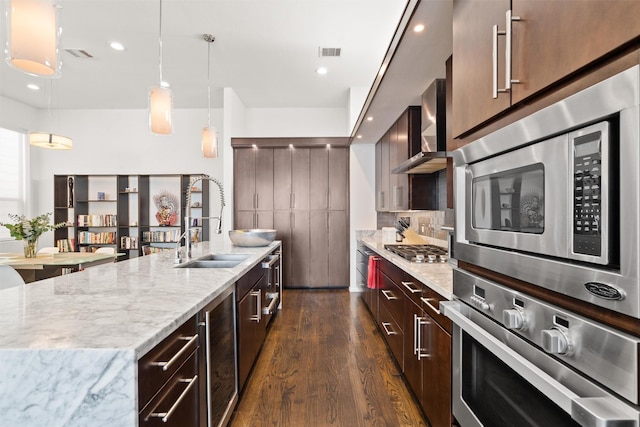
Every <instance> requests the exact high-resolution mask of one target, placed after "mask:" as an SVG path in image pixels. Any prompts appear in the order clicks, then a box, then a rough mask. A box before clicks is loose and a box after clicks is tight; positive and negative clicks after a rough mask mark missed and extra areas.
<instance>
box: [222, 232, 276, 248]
mask: <svg viewBox="0 0 640 427" xmlns="http://www.w3.org/2000/svg"><path fill="white" fill-rule="evenodd" d="M229 239H231V243H233V245H234V246H244V247H256V246H268V245H269V244H270V243H271V242H273V241H274V240H275V239H276V230H271V229H258V228H256V229H244V230H229Z"/></svg>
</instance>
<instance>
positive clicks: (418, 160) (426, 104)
mask: <svg viewBox="0 0 640 427" xmlns="http://www.w3.org/2000/svg"><path fill="white" fill-rule="evenodd" d="M445 98H446V80H445V79H436V80H434V81H433V83H431V84H430V85H429V87H428V88H427V89H426V90H425V91H424V94H423V95H422V144H421V151H420V152H419V153H416V154H414V155H412V156H411V158H410V159H408V160H405V161H404V162H402V163H400V164H399V165H398V166H397V167H395V168H394V169H393V170H392V171H391V173H395V174H399V173H409V174H412V173H427V174H428V173H433V172H437V171H440V170H442V169H445V168H446V167H447V157H450V155H449V153H447V139H446V133H445V128H446V113H445ZM412 154H413V153H412Z"/></svg>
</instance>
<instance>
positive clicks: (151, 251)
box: [142, 246, 171, 255]
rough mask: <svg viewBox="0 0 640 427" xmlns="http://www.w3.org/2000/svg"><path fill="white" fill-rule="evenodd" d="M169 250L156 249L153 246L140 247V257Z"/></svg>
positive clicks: (168, 249)
mask: <svg viewBox="0 0 640 427" xmlns="http://www.w3.org/2000/svg"><path fill="white" fill-rule="evenodd" d="M170 250H171V248H158V247H155V246H143V247H142V255H149V254H155V253H158V252H166V251H170Z"/></svg>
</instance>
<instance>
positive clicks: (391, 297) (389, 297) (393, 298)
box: [381, 289, 398, 301]
mask: <svg viewBox="0 0 640 427" xmlns="http://www.w3.org/2000/svg"><path fill="white" fill-rule="evenodd" d="M381 292H382V295H384V296H385V298H386V299H387V300H389V301H393V300H395V299H398V297H396V296H394V295H393V293H391V291H389V290H387V289H383V290H382V291H381ZM389 295H391V296H389Z"/></svg>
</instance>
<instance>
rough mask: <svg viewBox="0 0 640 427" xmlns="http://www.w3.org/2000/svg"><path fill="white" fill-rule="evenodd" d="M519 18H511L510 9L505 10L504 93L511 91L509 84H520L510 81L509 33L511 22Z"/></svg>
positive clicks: (511, 35) (510, 39)
mask: <svg viewBox="0 0 640 427" xmlns="http://www.w3.org/2000/svg"><path fill="white" fill-rule="evenodd" d="M519 20H520V17H519V16H513V15H512V12H511V9H509V10H507V13H506V25H507V27H506V31H505V33H506V36H507V37H506V38H507V41H506V46H505V58H506V60H505V61H504V67H505V70H504V87H505V91H509V90H511V84H512V83H520V80H512V79H511V47H512V43H513V33H512V32H511V22H513V21H519Z"/></svg>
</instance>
